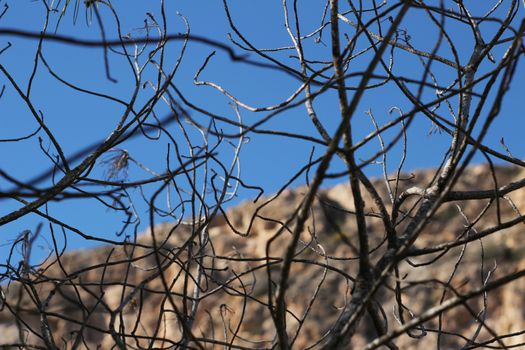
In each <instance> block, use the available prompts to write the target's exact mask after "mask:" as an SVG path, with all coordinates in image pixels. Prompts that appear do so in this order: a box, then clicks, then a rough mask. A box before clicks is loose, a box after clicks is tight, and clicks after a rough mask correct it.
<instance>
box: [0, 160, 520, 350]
mask: <svg viewBox="0 0 525 350" xmlns="http://www.w3.org/2000/svg"><path fill="white" fill-rule="evenodd" d="M496 174H497V179H496V181H497V182H498V184H500V185H502V184H508V183H510V182H512V181H517V180H519V179H522V178H523V177H524V173H523V172H522V171H521V170H519V169H517V168H498V169H497V172H496ZM432 176H433V172H431V171H420V172H417V173H415V174H414V175H413V176H410V175H406V176H404V178H405V180H404V181H402V184H401V185H402V187H403V188H410V187H412V186H419V187H422V188H424V187H425V186H427V185H428V183H430V181H431V179H432ZM374 184H375V185H376V187H377V188H379V189H380V192H381V193H380V195H381V196H382V197H383V198H389V195H388V191H387V188H386V184H385V182H384V180H376V181H375V182H374ZM493 188H494V179H493V178H492V176H491V173H490V171H488V167H486V166H476V167H473V168H470V169H468V170H467V171H466V172H465V174H464V176H462V177H461V178H460V180H459V182H458V183H457V185H456V186H455V188H454V190H474V189H476V190H477V189H493ZM305 192H306V187H300V188H297V189H295V190H293V191H291V190H286V191H284V192H282V193H280V194H278V195H275V196H274V197H273V198H272V197H270V198H263V199H260V200H258V201H257V202H255V203H254V202H245V203H243V204H240V205H239V206H237V207H235V208H232V209H230V210H229V211H228V212H227V213H226V214H225V215H223V216H218V217H217V218H215V219H214V220H213V221H212V222H211V223H209V225H207V226H206V227H205V229H206V231H205V232H206V236H205V235H203V234H202V231H201V230H199V227H201V226H200V225H194V224H182V223H180V224H177V225H176V224H162V225H159V226H156V227H155V228H154V230H153V231H151V230H150V231H148V232H145V233H143V234H142V235H140V236H139V237H138V238H137V240H136V244H124V245H121V246H115V247H110V246H104V247H99V248H94V249H86V250H78V251H73V252H70V253H66V254H63V255H62V256H60V257H56V256H55V257H50V258H49V259H48V260H47V261H46V262H45V263H44V264H42V265H41V266H40V268H39V269H38V270H36V271H24V270H23V269H22V270H20V271H16V272H15V271H13V272H10V274H11V279H12V280H13V282H11V283H10V284H8V285H7V284H6V285H3V286H2V287H1V288H2V293H3V302H2V307H1V311H0V334H1V337H0V345H4V347H5V348H6V349H8V348H16V347H14V344H19V345H20V344H25V345H23V347H27V348H29V347H30V344H33V345H38V346H44V347H49V344H47V345H46V343H45V334H46V333H48V334H50V335H51V337H52V339H53V340H54V343H55V344H56V346H57V347H58V348H64V349H66V348H67V349H69V348H77V349H88V348H89V349H97V348H99V349H111V348H113V347H114V346H115V345H119V344H120V345H123V344H126V345H127V347H129V348H148V347H150V348H170V347H172V348H175V346H176V345H177V344H178V343H179V342H180V341H181V339H182V338H183V333H184V332H185V330H184V327H183V326H182V325H183V324H184V325H185V326H186V327H191V333H192V335H193V337H194V338H196V339H194V341H193V342H192V341H189V342H188V343H186V345H187V346H188V347H189V348H195V345H192V344H196V343H197V340H199V339H200V342H201V344H203V346H205V348H207V349H212V348H217V349H218V348H223V346H224V344H228V343H232V344H235V346H237V347H244V348H249V349H252V348H271V347H272V344H274V343H275V336H276V335H275V330H274V323H273V320H272V315H271V314H270V312H269V306H268V301H269V298H270V297H272V298H273V294H274V293H275V289H276V285H274V283H275V282H277V281H278V276H279V272H280V262H281V258H282V257H283V256H284V253H285V249H286V247H287V245H288V242H289V238H290V233H289V232H290V230H291V229H292V228H293V225H294V221H293V220H289V219H290V218H293V217H294V215H295V214H296V210H297V207H298V206H299V204H300V202H301V200H302V199H303V196H304V194H305ZM364 192H365V193H366V191H364ZM352 203H353V202H352V194H351V190H350V188H349V186H348V185H347V184H341V185H337V186H335V187H332V188H328V189H325V190H323V191H321V192H320V193H319V195H318V197H317V200H316V203H315V205H314V207H313V209H312V212H311V216H310V218H309V219H308V221H307V225H306V229H305V231H304V232H303V233H302V235H301V240H300V244H299V246H298V250H297V251H296V255H295V259H294V263H293V264H292V267H291V275H290V276H291V278H290V281H289V289H288V292H287V306H288V310H289V312H288V314H287V317H288V319H287V325H288V331H289V334H290V335H291V337H290V339H293V341H294V343H293V349H306V348H311V347H313V348H315V347H316V344H317V343H319V342H320V341H322V338H323V337H324V336H325V335H326V333H327V332H328V331H329V330H330V328H331V327H332V325H333V324H334V323H335V322H336V320H337V318H338V316H339V315H340V313H341V311H342V309H343V308H344V305H345V304H346V303H347V302H348V300H349V298H351V292H352V286H353V283H352V282H353V281H352V280H353V278H354V277H355V276H356V273H357V268H358V266H357V264H358V260H357V259H356V257H357V254H358V249H357V247H358V242H357V238H356V228H355V221H354V220H353V210H354V208H353V204H352ZM365 203H366V205H365V207H366V210H367V212H368V219H367V228H368V233H369V237H370V246H371V255H370V256H371V259H372V262H374V261H377V259H378V258H379V257H380V256H381V254H382V253H384V250H385V232H384V229H383V226H382V224H381V220H380V218H379V216H378V215H377V208H375V207H374V202H373V200H372V199H371V198H370V196H366V195H365ZM414 205H417V198H413V199H411V200H408V201H407V203H406V204H405V206H404V208H405V213H406V215H410V214H411V211H410V209H411V207H413V206H414ZM524 206H525V191H524V190H517V191H514V192H512V193H511V194H509V195H508V196H507V198H505V199H501V200H499V201H492V202H491V201H489V200H470V201H454V202H450V203H447V204H445V205H443V206H442V207H441V208H440V209H439V211H438V212H437V213H436V215H435V217H434V219H433V220H432V221H431V222H430V223H429V224H428V225H427V226H426V228H425V230H424V232H423V233H422V235H421V236H420V237H419V238H418V240H417V241H416V243H415V247H416V248H424V247H431V246H436V245H439V244H442V243H445V242H452V241H454V240H457V239H460V238H462V237H463V238H464V237H466V236H468V235H470V234H474V233H475V232H480V231H482V230H484V229H487V228H489V227H492V226H494V225H497V223H498V221H499V222H506V221H508V220H510V219H513V218H516V217H517V216H518V215H519V214H518V213H519V212H523V211H524V209H525V208H524ZM387 209H388V210H390V209H391V208H390V207H388V208H387ZM485 211H486V214H485V215H481V216H480V213H483V212H485ZM403 225H404V223H403V222H402V221H401V222H400V224H399V226H398V228H399V230H402V228H403ZM522 230H523V225H522V224H520V225H515V226H512V227H510V228H508V229H506V230H502V231H499V232H497V233H495V234H493V235H488V236H486V237H484V238H483V239H480V240H477V241H473V242H471V243H469V244H468V245H460V246H457V247H454V248H451V249H449V250H447V251H445V252H438V253H434V254H431V255H426V256H422V257H418V256H415V257H412V258H410V259H408V260H405V261H403V262H402V263H400V264H399V266H398V271H397V274H395V275H394V274H393V275H392V276H391V277H390V278H389V281H388V283H387V285H386V286H385V287H384V288H382V289H381V290H380V291H379V292H378V293H377V294H376V296H375V301H374V302H375V303H377V304H378V305H381V306H382V308H383V310H384V312H385V314H384V317H385V318H386V320H387V321H388V324H389V325H390V328H392V327H394V328H395V327H396V326H397V325H399V322H400V313H402V318H403V319H404V320H405V321H406V320H409V319H410V318H412V317H417V315H419V314H421V313H422V312H424V311H425V310H427V309H429V308H430V307H433V306H436V305H439V304H440V303H441V302H442V301H443V300H446V299H447V298H449V297H451V296H452V295H453V291H452V290H451V289H447V288H445V287H444V283H447V284H448V285H450V286H451V287H453V288H454V290H455V291H457V292H459V293H460V292H463V291H466V290H469V289H472V288H475V287H480V286H482V285H483V283H485V282H486V281H487V280H491V279H494V278H497V277H498V276H503V275H506V274H508V273H510V272H512V271H515V270H517V269H519V268H525V250H524V248H523V247H525V236H524V235H523V234H522V232H521V231H522ZM202 239H206V240H207V241H206V242H202ZM199 240H200V241H199ZM199 249H200V250H199ZM190 257H191V258H190ZM16 280H18V282H17V281H16ZM29 282H31V283H29ZM396 282H399V283H400V285H401V286H402V293H401V294H399V296H400V297H401V298H402V305H403V306H404V309H403V310H399V305H400V304H399V300H398V301H397V302H396V294H395V293H394V291H393V288H394V287H395V284H396ZM197 285H198V286H197ZM269 286H271V287H272V288H271V289H272V290H271V291H269ZM467 306H468V307H467ZM192 308H194V309H195V310H196V311H195V313H194V315H195V318H194V319H193V320H189V319H181V318H180V316H178V315H190V314H192V312H191V310H192ZM524 310H525V281H524V280H518V281H515V282H513V283H511V284H508V285H506V286H504V287H502V288H499V289H496V290H494V291H491V292H489V293H488V295H485V296H480V297H479V298H474V299H472V300H470V301H469V302H468V303H467V305H464V306H462V307H458V308H455V309H452V310H450V311H447V312H445V313H443V314H442V315H441V317H440V318H435V319H432V320H430V321H429V322H426V323H425V325H424V326H425V327H424V328H418V329H413V330H411V331H410V332H409V334H405V335H403V336H400V337H399V338H397V339H396V340H395V343H396V345H397V346H398V347H399V348H401V349H431V348H436V346H437V345H436V344H437V342H438V341H439V343H440V345H441V348H442V349H453V348H460V347H461V346H463V345H466V344H467V343H468V341H467V340H466V339H473V338H475V339H476V341H479V342H482V341H483V340H484V339H487V338H490V337H491V336H493V335H491V332H495V333H497V334H507V333H512V332H523V331H524V330H525V311H524ZM480 311H481V312H480ZM472 313H474V315H472ZM476 315H477V316H476ZM476 318H478V320H476ZM479 319H482V320H484V321H485V326H481V324H480V322H479ZM440 324H441V325H440ZM46 325H49V329H47V327H46ZM438 327H441V328H440V329H441V330H442V332H438V331H437V330H438V329H439V328H438ZM476 332H479V335H478V336H473V335H474V334H476ZM123 334H125V335H126V336H123ZM296 334H298V335H297V337H296V338H294V336H295V335H296ZM376 336H377V333H376V330H375V327H374V326H373V322H372V320H370V319H368V318H365V319H364V320H363V322H361V325H360V327H359V329H358V333H357V335H356V336H355V337H354V339H353V345H354V346H355V348H356V349H359V348H360V347H362V346H364V345H365V344H367V343H368V342H369V341H371V340H372V339H374V338H375V337H376ZM462 337H464V338H462ZM438 338H439V340H438ZM152 339H153V340H152ZM204 339H208V340H210V339H213V340H214V341H215V342H211V341H207V342H206V341H204ZM503 341H504V342H505V343H506V345H511V344H517V343H519V342H520V341H525V335H517V336H515V337H513V338H512V339H510V340H508V339H507V340H503ZM9 344H12V345H13V347H10V346H8V345H9ZM28 344H29V345H28ZM494 344H496V345H497V343H492V345H494Z"/></svg>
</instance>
